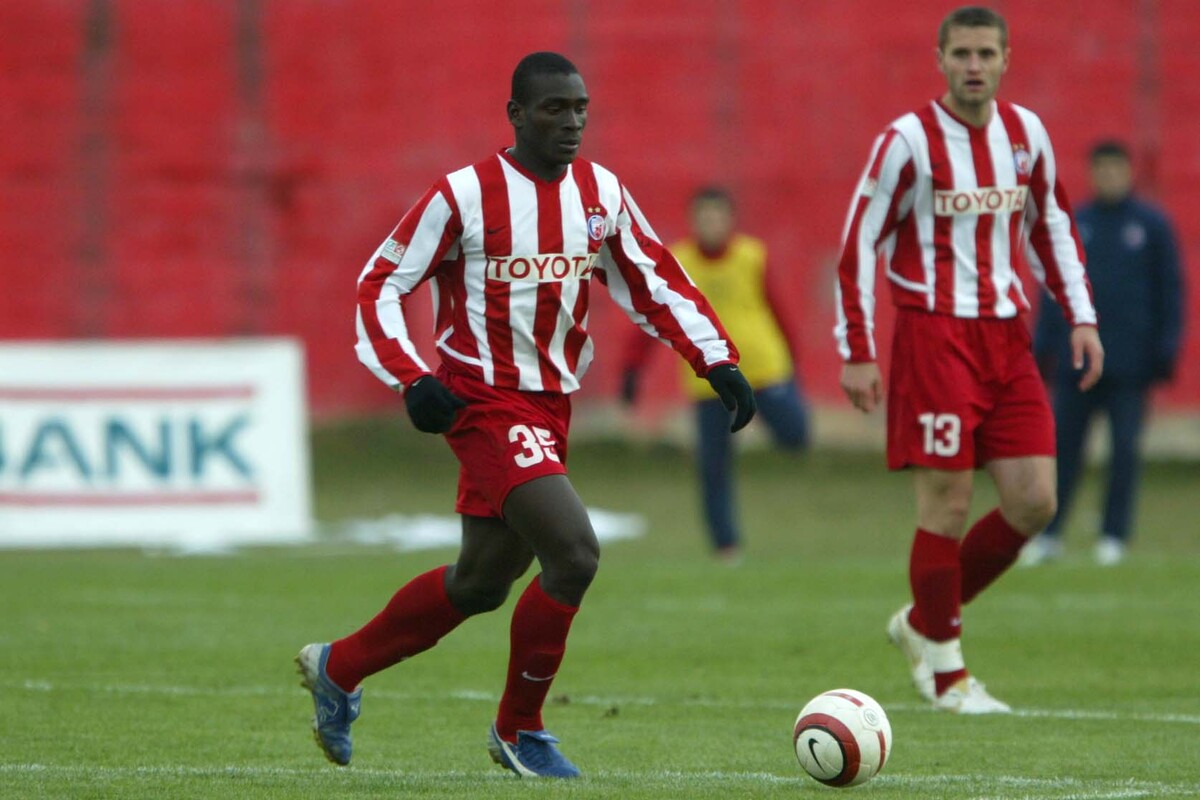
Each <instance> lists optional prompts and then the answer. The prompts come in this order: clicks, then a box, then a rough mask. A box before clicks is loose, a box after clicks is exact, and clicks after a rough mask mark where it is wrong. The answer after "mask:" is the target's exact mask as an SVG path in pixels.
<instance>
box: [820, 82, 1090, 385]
mask: <svg viewBox="0 0 1200 800" xmlns="http://www.w3.org/2000/svg"><path fill="white" fill-rule="evenodd" d="M1025 263H1027V264H1028V266H1029V268H1030V269H1031V271H1032V272H1033V274H1034V276H1035V277H1036V278H1037V280H1038V281H1040V282H1041V283H1042V284H1043V285H1045V286H1046V288H1047V289H1048V290H1049V291H1050V293H1051V294H1052V295H1053V296H1054V299H1055V300H1056V301H1058V303H1059V305H1061V306H1062V308H1063V309H1064V311H1065V312H1066V315H1067V318H1068V319H1069V320H1070V321H1071V323H1072V324H1073V325H1079V324H1095V322H1096V310H1095V308H1094V307H1093V305H1092V291H1091V286H1090V285H1089V283H1088V280H1087V275H1086V273H1085V272H1084V266H1083V264H1084V255H1083V246H1082V244H1081V243H1080V240H1079V234H1078V231H1077V230H1076V228H1075V222H1074V220H1073V219H1072V218H1071V209H1070V205H1069V203H1068V201H1067V196H1066V192H1065V191H1064V190H1063V187H1062V184H1061V183H1060V182H1059V180H1058V176H1057V173H1056V167H1055V161H1054V151H1053V148H1052V147H1051V145H1050V137H1049V135H1048V134H1047V133H1046V129H1045V127H1044V126H1043V125H1042V121H1041V120H1040V119H1039V118H1038V117H1037V115H1035V114H1034V113H1033V112H1032V111H1029V110H1028V109H1026V108H1022V107H1021V106H1018V105H1014V104H1012V103H1000V102H996V103H993V107H992V115H991V120H990V121H989V122H988V124H987V125H986V126H984V127H982V128H976V127H972V126H970V125H968V124H966V123H965V122H963V121H962V120H960V119H958V118H957V117H956V116H954V114H952V113H951V112H950V111H948V110H947V109H946V107H945V106H943V105H942V104H941V102H940V101H938V100H934V101H932V102H931V103H929V105H927V106H925V107H924V108H921V109H920V110H918V111H915V112H913V113H910V114H906V115H905V116H903V117H901V118H900V119H898V120H896V121H895V122H893V123H892V124H891V126H889V127H888V129H887V130H886V131H884V132H883V134H882V135H880V136H879V138H878V139H876V140H875V145H874V148H873V149H872V152H871V158H870V160H869V161H868V163H867V168H866V171H865V172H864V173H863V176H862V178H861V180H860V181H859V184H858V190H857V192H856V195H855V198H854V201H853V202H852V203H851V206H850V213H849V216H848V218H847V220H846V227H845V230H844V233H843V240H842V256H841V260H840V262H839V263H838V291H837V295H838V303H837V305H838V309H837V310H838V322H837V327H836V329H835V334H836V336H837V340H838V349H839V351H840V353H841V355H842V358H843V359H845V360H846V361H851V362H858V361H872V360H874V359H875V340H874V312H875V271H876V269H877V267H878V265H880V264H882V265H883V268H884V270H885V272H886V274H887V277H888V280H889V281H890V282H891V289H892V299H893V302H895V303H896V305H899V306H908V307H914V308H922V309H925V310H927V311H932V312H935V313H939V314H949V315H952V316H955V317H967V318H977V317H981V318H1008V317H1014V316H1016V315H1017V314H1018V313H1020V312H1021V311H1027V310H1029V301H1028V299H1027V298H1026V297H1025V293H1024V290H1023V289H1022V286H1021V280H1020V278H1019V277H1018V269H1019V268H1020V267H1021V265H1022V264H1025Z"/></svg>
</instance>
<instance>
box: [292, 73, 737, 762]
mask: <svg viewBox="0 0 1200 800" xmlns="http://www.w3.org/2000/svg"><path fill="white" fill-rule="evenodd" d="M587 116H588V94H587V90H586V88H585V86H584V82H583V79H582V78H581V77H580V75H579V71H578V70H577V69H576V68H575V66H574V65H573V64H572V63H571V62H570V61H568V60H567V59H566V58H564V57H562V56H561V55H558V54H556V53H545V52H543V53H533V54H531V55H529V56H527V57H525V58H524V59H523V60H522V61H521V62H520V64H518V65H517V68H516V70H515V72H514V73H513V78H512V99H511V100H509V102H508V119H509V122H510V123H511V124H512V127H513V131H514V134H515V139H516V142H515V145H514V146H513V147H509V148H505V149H502V150H500V151H499V152H497V153H495V154H493V155H491V156H489V157H487V158H485V159H483V160H482V161H479V162H477V163H476V164H473V165H471V166H469V167H465V168H463V169H460V170H458V171H456V172H452V173H450V174H449V175H447V176H445V177H444V178H442V179H440V180H439V181H437V182H436V183H435V184H434V185H433V187H432V188H430V189H429V191H427V192H426V193H425V195H424V196H423V197H422V198H421V199H420V200H419V201H418V202H417V204H416V205H414V206H413V207H412V208H411V209H410V210H409V211H408V213H406V214H405V215H404V217H403V219H401V221H400V224H399V225H398V226H397V228H396V229H395V230H394V231H393V232H392V234H391V235H390V236H389V237H388V238H387V239H386V240H385V241H384V242H383V244H382V245H380V246H379V248H378V249H377V250H376V251H375V253H374V255H373V256H372V257H371V259H370V260H369V261H368V262H367V265H366V267H365V268H364V269H363V271H362V273H361V275H360V276H359V283H358V345H357V353H358V356H359V359H360V360H361V361H362V362H363V363H364V364H365V365H366V366H367V367H369V368H370V369H371V371H372V372H374V373H375V375H377V376H378V377H379V378H380V379H381V380H382V381H383V382H384V383H386V384H387V385H388V386H390V387H392V388H393V389H395V390H396V391H398V392H402V393H403V395H404V401H405V405H406V407H407V409H408V413H409V416H410V417H411V419H412V422H413V424H414V426H415V427H416V428H418V429H419V430H422V431H425V432H428V433H440V434H444V435H445V436H446V440H447V442H448V443H449V445H450V447H451V449H452V450H453V451H454V454H455V456H456V457H457V458H458V460H459V462H460V465H461V470H460V473H459V486H458V501H457V504H456V509H457V511H458V512H459V513H460V514H461V515H462V548H461V550H460V552H459V555H458V559H457V561H456V562H455V563H454V564H451V565H448V566H444V567H439V568H438V569H435V570H432V571H430V572H427V573H425V574H423V575H419V576H417V577H416V578H414V579H413V580H411V581H410V582H409V583H407V584H406V585H405V586H403V587H402V588H400V590H399V591H398V592H396V594H395V595H394V596H393V597H392V599H391V601H390V602H389V603H388V604H387V606H386V607H385V608H384V609H383V610H382V611H380V612H379V614H378V615H377V616H376V617H375V618H374V619H372V620H371V621H370V622H368V623H367V624H366V625H364V626H363V627H362V628H361V629H359V630H358V631H356V632H355V633H352V634H350V635H349V636H346V637H344V638H342V639H338V640H337V641H334V642H333V643H332V644H311V645H308V646H306V647H305V648H304V649H303V650H301V652H300V655H299V656H298V657H297V662H298V664H299V667H300V671H301V675H302V677H303V680H304V684H305V685H306V686H307V687H308V688H309V689H310V691H311V692H312V696H313V702H314V706H315V709H316V719H315V722H314V733H315V736H316V739H317V743H318V744H319V745H320V746H321V748H322V749H323V750H324V751H325V754H326V756H327V757H328V758H329V759H330V760H332V761H334V762H335V763H338V764H347V763H349V761H350V756H351V742H350V723H352V722H353V721H354V720H355V718H357V716H358V713H359V703H360V697H361V691H362V690H361V689H360V688H359V683H360V682H361V681H362V680H363V679H364V678H366V677H367V676H369V675H372V674H374V673H376V672H379V671H380V670H382V669H385V668H387V667H389V666H391V665H393V664H396V663H398V662H400V661H402V660H404V659H406V658H410V657H412V656H415V655H417V654H418V653H420V652H422V651H424V650H427V649H429V648H431V647H433V646H434V645H435V644H436V643H437V642H438V640H439V639H441V638H442V637H443V636H445V635H446V634H447V633H449V632H450V631H451V630H453V629H454V628H455V627H457V626H458V625H459V624H460V623H461V622H462V621H463V620H465V619H466V618H467V617H469V616H472V615H475V614H480V613H484V612H487V611H492V610H494V609H496V608H498V607H499V606H500V605H501V604H503V603H504V601H505V599H506V598H507V596H508V594H509V590H510V589H511V587H512V585H513V583H514V582H515V581H516V580H517V579H518V578H520V577H521V575H522V574H524V573H525V571H526V570H527V569H528V568H529V566H530V565H531V564H532V562H533V560H534V559H535V558H536V559H537V561H538V563H539V565H540V567H541V573H540V574H539V575H537V576H536V577H535V578H534V579H533V580H532V582H530V583H529V584H528V586H527V588H525V590H524V592H523V593H522V594H521V597H520V599H519V600H518V601H517V604H516V608H515V609H514V611H513V616H512V622H511V632H510V653H509V664H508V674H507V679H506V683H505V687H504V692H503V694H502V696H501V699H500V708H499V711H498V714H497V716H496V719H495V721H494V722H493V724H492V726H491V729H490V730H489V732H488V750H489V752H490V754H491V756H492V758H493V760H495V761H496V762H497V763H498V764H500V765H502V766H504V767H506V768H508V769H510V770H511V771H513V772H515V773H516V774H518V775H520V776H523V777H539V776H540V777H559V778H568V777H575V776H577V775H579V770H578V769H577V768H576V767H575V765H574V764H572V763H571V762H570V761H569V760H567V758H566V757H565V756H563V754H562V753H561V752H560V751H559V749H558V748H557V746H556V744H557V742H558V740H557V739H556V738H555V737H554V736H552V735H551V734H549V733H548V732H547V731H546V730H545V726H544V725H543V722H542V706H543V703H544V701H545V698H546V695H547V692H548V691H549V689H550V685H551V682H552V681H553V679H554V676H555V674H556V673H557V672H558V668H559V664H560V662H561V661H562V658H563V653H564V651H565V648H566V641H567V633H568V631H569V629H570V626H571V621H572V619H573V618H574V616H575V612H576V611H577V609H578V607H579V604H580V601H581V600H582V599H583V596H584V592H585V591H586V590H587V588H588V586H589V584H590V583H591V581H592V578H593V576H594V575H595V572H596V567H597V563H598V559H599V544H598V543H597V541H596V535H595V533H594V531H593V530H592V526H591V523H590V521H589V519H588V515H587V511H586V509H585V508H584V505H583V502H582V501H581V500H580V498H579V496H578V495H577V494H576V493H575V489H574V488H573V487H572V485H571V483H570V481H569V480H568V479H567V476H566V457H567V427H568V423H569V421H570V413H571V403H570V397H569V395H570V393H571V392H573V391H574V390H575V389H577V388H578V387H579V380H580V378H582V377H583V374H584V372H585V371H586V370H587V367H588V364H589V362H590V361H591V358H592V340H591V338H590V337H589V335H588V331H587V320H588V302H589V298H590V293H591V280H592V279H593V278H595V279H597V280H599V281H600V282H601V283H604V284H605V285H606V286H607V288H608V293H609V294H610V295H611V296H612V297H613V299H614V300H616V302H617V303H618V304H619V305H620V306H621V308H623V309H624V310H625V312H626V313H627V314H628V315H629V317H630V318H631V319H633V320H634V322H636V323H637V324H639V325H641V326H642V327H643V328H644V329H645V330H646V331H647V332H648V333H650V334H651V335H653V336H656V337H657V338H659V339H660V340H662V341H664V342H666V343H668V344H670V345H671V347H673V348H674V349H675V350H676V351H678V352H679V354H680V355H681V356H682V357H683V358H685V359H686V360H687V361H688V363H689V364H690V365H691V367H692V369H693V370H694V371H695V372H696V374H697V375H699V376H703V377H705V378H707V380H708V382H709V383H710V384H711V385H712V386H713V388H714V390H715V391H716V392H717V394H718V395H719V396H720V397H721V398H722V400H723V401H724V403H725V406H726V408H727V409H728V410H729V412H730V420H731V429H732V430H739V429H741V428H742V427H744V426H745V425H746V424H747V423H748V422H749V421H750V418H751V417H752V416H753V415H754V396H753V392H752V391H751V389H750V385H749V384H748V383H747V382H746V380H745V378H743V377H742V374H741V372H739V371H738V368H737V366H736V365H737V361H738V353H737V350H736V348H735V347H734V345H733V343H732V342H731V341H730V340H729V337H728V336H727V335H726V333H725V330H724V328H723V327H722V326H721V323H720V321H719V320H718V319H717V316H716V315H715V314H714V313H713V311H712V308H711V307H710V306H709V304H708V302H707V301H706V300H705V298H704V297H703V296H702V295H701V294H700V292H699V291H698V290H697V289H696V288H695V286H693V285H692V283H691V281H690V280H688V277H687V275H686V274H685V273H684V271H683V269H682V268H681V267H680V265H679V263H678V262H677V261H676V260H675V258H674V257H673V256H672V255H671V254H670V253H669V252H668V251H667V249H666V248H665V247H663V245H662V243H661V242H660V241H659V239H658V237H657V236H656V235H655V233H654V231H653V230H652V229H651V227H650V225H649V224H648V223H647V222H646V220H645V218H644V217H643V216H642V212H641V211H640V210H639V209H638V207H637V204H636V203H634V201H633V198H632V197H631V196H630V194H629V192H628V191H627V190H626V189H625V187H624V186H623V185H622V184H621V182H620V181H619V180H618V179H617V178H616V176H615V175H613V173H611V172H609V171H608V170H606V169H604V168H603V167H601V166H599V165H598V164H593V163H590V162H588V161H585V160H583V159H581V158H578V157H577V154H578V151H579V147H580V142H581V139H582V134H583V129H584V125H585V123H586V121H587ZM425 281H431V282H432V287H433V295H434V302H435V305H436V310H437V314H436V320H435V326H436V330H435V334H436V342H437V348H438V351H439V354H440V356H441V366H440V367H439V368H438V369H437V371H436V372H435V371H433V370H431V369H430V368H429V367H428V366H427V365H426V363H425V362H424V361H423V360H422V358H421V357H420V356H419V355H418V354H417V352H416V350H415V348H414V347H413V343H412V341H411V339H410V338H409V335H408V331H407V327H406V325H405V321H404V315H403V311H402V305H403V303H404V301H405V298H407V297H408V295H409V294H410V293H411V292H412V291H413V290H414V289H415V288H416V287H417V286H418V285H419V284H421V283H423V282H425ZM419 725H420V721H418V720H414V728H416V729H419Z"/></svg>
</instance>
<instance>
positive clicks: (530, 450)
mask: <svg viewBox="0 0 1200 800" xmlns="http://www.w3.org/2000/svg"><path fill="white" fill-rule="evenodd" d="M508 441H510V442H516V443H518V444H520V445H521V452H519V453H517V454H516V455H515V456H513V461H514V462H516V465H517V466H518V467H521V468H525V467H532V466H534V465H536V464H540V463H542V462H543V461H546V460H547V459H549V460H550V461H559V460H560V459H559V457H558V451H557V450H555V449H554V448H555V445H556V444H557V442H555V441H554V434H552V433H550V431H548V430H546V429H545V428H539V427H537V426H536V425H513V426H512V427H511V428H509V429H508Z"/></svg>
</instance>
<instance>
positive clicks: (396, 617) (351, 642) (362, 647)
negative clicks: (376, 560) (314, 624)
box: [325, 566, 466, 691]
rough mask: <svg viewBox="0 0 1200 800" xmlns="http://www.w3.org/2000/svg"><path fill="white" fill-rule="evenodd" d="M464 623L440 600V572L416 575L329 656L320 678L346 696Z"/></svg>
mask: <svg viewBox="0 0 1200 800" xmlns="http://www.w3.org/2000/svg"><path fill="white" fill-rule="evenodd" d="M464 619H466V617H464V616H463V615H462V613H461V612H460V611H459V610H458V609H457V608H455V607H454V606H453V605H452V604H451V603H450V598H449V597H448V596H447V595H446V567H444V566H443V567H438V568H437V569H435V570H430V571H429V572H426V573H424V574H423V575H418V576H417V577H415V578H413V579H412V580H411V581H409V582H408V583H407V584H405V585H404V586H403V587H402V588H401V589H400V591H398V592H396V594H395V595H393V596H392V599H391V600H390V601H388V604H387V606H385V607H384V609H383V610H382V611H380V612H379V613H378V614H376V615H375V618H374V619H372V620H371V621H370V622H368V623H367V624H366V625H364V626H362V628H360V629H359V630H357V631H355V632H354V633H352V634H350V635H349V636H347V637H346V638H344V639H338V640H337V641H336V642H334V643H333V646H332V647H331V648H330V650H329V662H328V663H327V664H326V665H325V672H326V674H328V675H329V679H330V680H332V681H333V682H334V683H336V684H337V685H338V686H340V687H341V688H342V689H345V690H346V691H354V689H355V687H357V686H358V684H360V683H362V679H363V678H365V677H367V676H368V675H374V674H375V673H376V672H379V671H380V670H382V669H386V668H387V667H390V666H392V665H393V664H397V663H399V662H401V661H403V660H404V659H406V658H409V657H410V656H415V655H416V654H417V653H420V652H423V651H425V650H428V649H429V648H431V647H433V646H434V645H435V644H437V642H438V639H441V638H442V637H443V636H445V635H446V634H447V633H449V632H450V631H452V630H454V629H455V628H456V627H458V624H459V623H460V622H462V621H463V620H464Z"/></svg>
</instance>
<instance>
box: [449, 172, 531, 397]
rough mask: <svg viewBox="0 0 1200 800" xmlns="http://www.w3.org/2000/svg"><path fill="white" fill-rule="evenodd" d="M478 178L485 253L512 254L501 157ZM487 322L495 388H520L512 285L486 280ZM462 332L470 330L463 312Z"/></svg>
mask: <svg viewBox="0 0 1200 800" xmlns="http://www.w3.org/2000/svg"><path fill="white" fill-rule="evenodd" d="M475 174H476V175H477V176H478V177H479V192H480V197H481V198H482V199H481V205H482V207H483V234H484V240H483V251H484V252H485V253H511V252H512V211H511V209H510V208H509V204H508V181H507V180H506V179H505V177H504V167H503V166H502V165H501V164H500V160H499V159H498V158H489V159H488V160H487V161H483V162H481V163H479V164H476V165H475ZM483 293H484V298H485V312H484V317H485V322H484V328H485V330H486V331H487V344H488V348H489V349H490V350H491V351H492V369H493V378H492V380H493V381H494V383H495V385H497V386H517V385H519V384H520V379H521V374H520V371H519V370H518V369H517V365H516V363H515V362H514V361H513V338H512V325H511V323H510V322H509V302H508V301H509V286H508V284H507V283H504V282H502V281H489V280H485V281H484V283H483ZM462 329H463V330H469V329H470V327H469V323H468V321H467V319H466V314H465V310H464V317H463V325H462Z"/></svg>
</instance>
